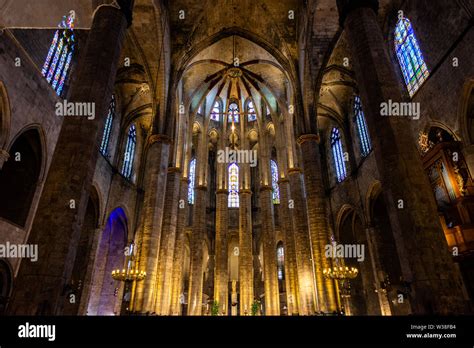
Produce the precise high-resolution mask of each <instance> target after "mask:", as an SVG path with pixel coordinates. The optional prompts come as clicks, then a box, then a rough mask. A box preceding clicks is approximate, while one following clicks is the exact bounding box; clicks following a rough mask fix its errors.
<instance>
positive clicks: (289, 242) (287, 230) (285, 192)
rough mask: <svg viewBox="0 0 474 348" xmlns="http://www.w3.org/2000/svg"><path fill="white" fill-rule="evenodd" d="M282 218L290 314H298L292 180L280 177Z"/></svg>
mask: <svg viewBox="0 0 474 348" xmlns="http://www.w3.org/2000/svg"><path fill="white" fill-rule="evenodd" d="M278 184H279V186H280V220H281V227H282V230H283V234H284V236H285V237H284V238H285V244H284V247H285V286H286V297H287V304H288V315H292V314H298V273H297V270H296V250H295V237H294V231H293V224H292V223H291V214H290V181H289V180H288V179H286V178H285V179H280V180H279V181H278Z"/></svg>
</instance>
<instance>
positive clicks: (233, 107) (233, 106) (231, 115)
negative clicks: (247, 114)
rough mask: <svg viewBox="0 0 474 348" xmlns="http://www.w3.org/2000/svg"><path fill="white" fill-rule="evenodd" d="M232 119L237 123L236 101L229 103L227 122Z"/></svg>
mask: <svg viewBox="0 0 474 348" xmlns="http://www.w3.org/2000/svg"><path fill="white" fill-rule="evenodd" d="M232 120H234V122H235V123H239V106H238V105H237V103H236V102H232V103H230V105H229V122H232Z"/></svg>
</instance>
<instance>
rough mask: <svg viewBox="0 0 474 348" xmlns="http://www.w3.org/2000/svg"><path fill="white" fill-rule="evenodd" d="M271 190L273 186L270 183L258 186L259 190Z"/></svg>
mask: <svg viewBox="0 0 474 348" xmlns="http://www.w3.org/2000/svg"><path fill="white" fill-rule="evenodd" d="M272 190H273V187H271V186H270V185H262V186H260V192H261V191H272Z"/></svg>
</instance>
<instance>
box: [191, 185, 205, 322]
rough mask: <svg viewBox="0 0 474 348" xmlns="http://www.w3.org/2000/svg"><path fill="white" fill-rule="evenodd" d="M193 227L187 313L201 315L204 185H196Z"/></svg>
mask: <svg viewBox="0 0 474 348" xmlns="http://www.w3.org/2000/svg"><path fill="white" fill-rule="evenodd" d="M195 190H196V199H195V203H194V211H193V213H194V218H193V229H192V232H191V266H190V276H189V277H190V279H189V295H188V315H201V313H202V289H203V284H202V282H203V267H204V260H203V257H204V250H203V243H204V236H205V233H206V206H207V204H206V195H207V187H206V186H196V188H195Z"/></svg>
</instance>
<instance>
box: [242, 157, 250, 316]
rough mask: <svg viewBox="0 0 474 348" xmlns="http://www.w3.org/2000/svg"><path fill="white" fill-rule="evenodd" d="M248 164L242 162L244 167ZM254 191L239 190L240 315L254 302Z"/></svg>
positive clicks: (246, 311)
mask: <svg viewBox="0 0 474 348" xmlns="http://www.w3.org/2000/svg"><path fill="white" fill-rule="evenodd" d="M245 166H247V167H248V165H245V164H242V165H241V168H242V169H243V170H242V171H245V170H246V169H248V168H243V167H245ZM251 198H252V191H250V190H248V189H240V190H239V284H240V289H239V291H240V315H245V314H246V313H247V314H250V312H251V308H252V303H253V248H252V201H251Z"/></svg>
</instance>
